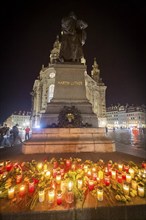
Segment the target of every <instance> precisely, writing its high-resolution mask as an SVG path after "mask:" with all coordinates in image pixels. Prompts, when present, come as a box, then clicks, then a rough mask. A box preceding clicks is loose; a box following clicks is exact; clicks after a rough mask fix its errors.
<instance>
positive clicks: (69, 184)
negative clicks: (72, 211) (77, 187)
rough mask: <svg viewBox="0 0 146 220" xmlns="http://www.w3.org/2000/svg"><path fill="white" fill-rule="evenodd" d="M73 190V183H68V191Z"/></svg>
mask: <svg viewBox="0 0 146 220" xmlns="http://www.w3.org/2000/svg"><path fill="white" fill-rule="evenodd" d="M72 188H73V182H72V181H69V182H68V190H69V191H71V190H72Z"/></svg>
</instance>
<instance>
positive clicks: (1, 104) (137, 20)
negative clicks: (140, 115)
mask: <svg viewBox="0 0 146 220" xmlns="http://www.w3.org/2000/svg"><path fill="white" fill-rule="evenodd" d="M71 11H74V12H75V14H76V15H77V17H78V19H82V20H84V21H86V22H87V23H88V28H87V29H86V32H87V40H86V43H85V45H84V46H83V51H84V55H85V58H86V62H87V68H88V73H89V74H90V71H91V67H92V64H93V60H94V57H96V59H97V63H98V65H99V69H100V72H101V78H102V79H103V82H104V83H105V85H106V86H107V90H106V104H107V106H109V105H111V104H117V103H120V104H124V105H125V104H126V103H129V104H134V105H142V104H146V98H145V96H146V95H145V94H146V93H145V84H146V7H145V6H144V1H141V0H137V1H136V0H135V1H134V0H131V1H130V0H125V1H124V0H123V1H122V0H121V1H116V0H115V1H113V0H111V1H110V0H109V1H104V0H102V1H96V5H95V4H94V3H93V1H79V0H78V1H75V0H72V1H70V0H68V1H63V0H61V1H53V0H52V1H50V0H48V1H46V0H38V1H37V0H35V1H33V0H30V1H22V0H21V1H15V0H13V1H5V2H4V3H3V5H1V13H0V16H1V19H0V24H1V25H0V26H1V40H0V43H1V47H0V74H1V75H0V76H1V80H0V123H2V122H3V121H4V120H5V119H6V118H7V117H8V116H10V115H11V114H12V113H13V112H14V111H19V110H25V111H30V110H31V96H30V92H31V91H32V87H33V83H34V80H35V79H36V78H37V76H38V75H39V72H40V69H41V67H42V64H44V65H45V66H47V65H48V63H49V55H50V50H51V49H52V46H53V43H54V41H55V39H56V36H57V35H59V36H60V32H61V19H62V18H63V17H65V16H68V14H69V13H70V12H71Z"/></svg>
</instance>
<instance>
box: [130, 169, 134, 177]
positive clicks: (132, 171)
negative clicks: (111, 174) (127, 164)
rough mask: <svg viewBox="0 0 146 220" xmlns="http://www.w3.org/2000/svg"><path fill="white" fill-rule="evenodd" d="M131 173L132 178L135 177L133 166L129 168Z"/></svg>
mask: <svg viewBox="0 0 146 220" xmlns="http://www.w3.org/2000/svg"><path fill="white" fill-rule="evenodd" d="M129 173H130V175H131V178H134V170H133V169H132V168H129Z"/></svg>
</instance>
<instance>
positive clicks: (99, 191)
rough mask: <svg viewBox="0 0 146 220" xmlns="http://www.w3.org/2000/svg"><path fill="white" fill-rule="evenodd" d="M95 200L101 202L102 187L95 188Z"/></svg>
mask: <svg viewBox="0 0 146 220" xmlns="http://www.w3.org/2000/svg"><path fill="white" fill-rule="evenodd" d="M97 200H98V201H103V188H102V187H98V188H97Z"/></svg>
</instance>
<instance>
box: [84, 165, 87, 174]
mask: <svg viewBox="0 0 146 220" xmlns="http://www.w3.org/2000/svg"><path fill="white" fill-rule="evenodd" d="M83 168H84V172H85V173H87V171H88V165H87V164H84V167H83Z"/></svg>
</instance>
